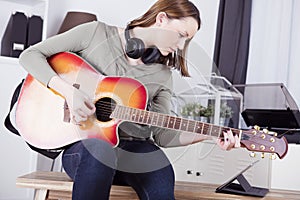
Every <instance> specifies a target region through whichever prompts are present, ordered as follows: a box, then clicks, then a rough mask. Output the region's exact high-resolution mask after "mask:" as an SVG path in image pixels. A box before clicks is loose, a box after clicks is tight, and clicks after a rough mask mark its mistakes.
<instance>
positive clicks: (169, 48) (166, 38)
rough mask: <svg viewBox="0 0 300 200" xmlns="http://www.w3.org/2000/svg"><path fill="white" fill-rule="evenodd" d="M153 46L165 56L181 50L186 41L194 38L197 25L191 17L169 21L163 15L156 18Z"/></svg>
mask: <svg viewBox="0 0 300 200" xmlns="http://www.w3.org/2000/svg"><path fill="white" fill-rule="evenodd" d="M155 28H156V31H155V36H154V37H155V40H154V42H153V43H154V45H155V46H156V47H157V48H158V49H159V50H160V52H161V53H162V55H164V56H166V55H168V54H169V53H173V52H175V51H177V50H178V49H180V50H182V49H183V48H184V44H185V42H186V40H187V39H191V38H192V37H194V35H195V34H196V32H197V31H198V23H197V21H196V20H195V19H194V18H193V17H185V18H182V19H169V18H168V17H167V16H166V15H165V14H161V16H159V15H158V16H157V22H156V25H155Z"/></svg>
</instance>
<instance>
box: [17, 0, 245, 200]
mask: <svg viewBox="0 0 300 200" xmlns="http://www.w3.org/2000/svg"><path fill="white" fill-rule="evenodd" d="M200 25H201V21H200V14H199V11H198V9H197V8H196V7H195V5H193V4H192V3H191V2H190V1H188V0H158V1H157V2H156V3H155V4H154V5H153V6H152V7H151V8H150V9H149V10H148V11H147V12H146V13H145V14H144V15H142V16H141V17H140V18H138V19H135V20H133V21H131V22H130V23H129V24H128V26H127V27H126V29H124V28H118V27H115V26H109V25H107V24H104V23H101V22H91V23H86V24H83V25H80V26H77V27H75V28H73V29H71V30H70V31H67V32H65V33H62V34H60V35H57V36H54V37H52V38H49V39H47V40H45V41H43V42H41V43H39V44H37V45H35V46H32V47H30V48H28V49H27V50H26V51H24V52H23V53H22V54H21V56H20V63H21V65H22V66H24V68H25V69H26V70H27V71H28V72H29V73H30V74H31V75H32V76H34V77H35V78H36V79H37V80H39V81H41V82H42V83H44V84H45V85H47V86H48V87H49V88H51V89H54V90H55V91H57V92H58V93H60V94H62V96H64V97H65V99H66V102H67V104H68V106H69V109H70V112H71V115H72V116H73V117H72V121H73V123H75V124H79V125H80V122H83V121H85V120H87V119H88V117H89V116H91V115H93V114H94V113H95V110H96V108H95V105H94V103H93V101H92V99H90V98H89V97H88V96H87V95H86V94H85V93H84V91H81V90H80V89H77V88H75V87H73V86H72V85H70V84H68V83H67V82H65V81H64V80H63V79H62V78H61V77H59V76H58V75H57V74H56V72H55V71H53V70H52V68H51V67H50V66H49V64H48V63H47V60H46V58H47V57H50V56H52V55H54V54H56V53H59V52H65V51H70V52H74V53H76V54H78V55H79V56H81V57H82V58H84V59H85V60H86V61H88V62H89V63H90V64H91V65H93V66H94V67H95V69H96V70H98V71H99V72H100V73H102V74H104V75H107V76H126V77H131V78H134V79H137V80H139V81H140V82H141V83H143V84H144V85H145V87H146V88H147V91H148V105H147V109H148V110H151V111H154V112H160V113H169V110H170V103H169V102H170V99H171V94H172V76H171V68H176V69H177V70H179V71H180V72H181V74H182V75H183V76H189V74H188V70H187V67H186V60H185V55H186V50H187V47H188V44H189V42H190V40H191V39H192V38H193V36H194V35H195V34H196V32H197V31H198V30H199V29H200ZM118 133H119V135H120V142H119V145H118V147H117V148H112V147H111V145H109V144H108V143H107V142H105V141H102V140H98V139H84V140H82V141H80V142H76V143H74V144H72V145H69V146H68V147H66V149H65V150H64V153H63V158H62V162H63V167H64V169H65V171H66V172H67V174H68V175H69V176H70V177H71V178H72V179H73V181H74V186H73V194H72V197H73V199H89V200H93V199H108V198H109V192H110V187H111V185H112V184H125V185H130V186H131V187H132V188H133V189H134V190H135V191H136V192H137V194H138V196H139V198H140V199H156V200H157V199H163V200H166V199H174V172H173V168H172V166H171V164H170V162H169V161H168V159H167V157H166V156H165V155H164V153H163V152H162V151H161V150H160V148H159V147H158V146H164V147H169V146H183V145H188V144H192V143H196V142H200V141H203V140H205V139H210V138H209V137H206V136H203V135H200V134H198V135H197V134H195V135H193V134H190V133H186V132H179V131H177V132H175V131H171V130H165V129H161V128H156V127H149V126H145V125H139V124H135V123H130V122H124V123H122V124H121V125H120V126H119V128H118ZM62 134H63V133H62ZM224 138H228V139H219V140H218V144H219V146H220V147H221V148H223V149H227V150H228V149H231V148H233V147H235V146H238V144H239V138H238V137H237V136H233V135H232V133H231V132H230V131H228V132H227V133H224Z"/></svg>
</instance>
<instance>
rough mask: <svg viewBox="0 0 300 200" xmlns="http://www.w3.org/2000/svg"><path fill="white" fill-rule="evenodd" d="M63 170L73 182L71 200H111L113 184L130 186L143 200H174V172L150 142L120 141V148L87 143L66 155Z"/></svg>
mask: <svg viewBox="0 0 300 200" xmlns="http://www.w3.org/2000/svg"><path fill="white" fill-rule="evenodd" d="M62 162H63V167H64V169H65V171H66V173H67V174H68V175H69V176H70V177H71V178H72V180H73V181H74V185H73V193H72V199H74V200H85V199H88V200H105V199H109V193H110V188H111V185H112V184H116V185H128V186H131V187H132V188H133V189H134V190H135V191H136V193H137V195H138V196H139V198H140V199H143V200H146V199H147V200H152V199H153V200H154V199H155V200H173V199H175V198H174V182H175V178H174V171H173V168H172V166H171V164H170V162H169V160H168V159H167V157H166V156H165V154H164V153H163V151H162V150H161V149H160V148H159V147H157V146H156V145H155V144H153V142H151V141H149V140H148V141H127V140H121V141H120V143H119V145H118V147H117V148H113V147H111V145H110V144H108V143H107V142H105V141H102V140H98V139H85V140H82V141H80V142H77V143H75V144H73V145H71V146H70V147H68V148H67V149H66V150H65V151H64V153H63V158H62Z"/></svg>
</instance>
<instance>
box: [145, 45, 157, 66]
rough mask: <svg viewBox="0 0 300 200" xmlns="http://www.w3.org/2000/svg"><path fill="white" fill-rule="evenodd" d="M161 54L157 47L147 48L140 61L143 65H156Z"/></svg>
mask: <svg viewBox="0 0 300 200" xmlns="http://www.w3.org/2000/svg"><path fill="white" fill-rule="evenodd" d="M161 56H162V55H161V53H160V51H159V50H158V48H157V47H155V46H153V47H149V48H147V49H146V50H145V52H144V53H143V55H142V57H141V60H142V61H143V63H144V64H151V63H157V62H158V61H159V59H160V58H161Z"/></svg>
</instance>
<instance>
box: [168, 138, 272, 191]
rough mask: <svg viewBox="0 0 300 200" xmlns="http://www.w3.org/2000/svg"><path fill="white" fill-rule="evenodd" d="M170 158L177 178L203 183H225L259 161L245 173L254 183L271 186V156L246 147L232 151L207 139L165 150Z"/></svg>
mask: <svg viewBox="0 0 300 200" xmlns="http://www.w3.org/2000/svg"><path fill="white" fill-rule="evenodd" d="M164 151H165V152H166V154H167V156H168V157H169V159H170V160H171V162H172V164H173V166H174V170H175V175H176V180H178V181H192V182H200V183H212V184H219V185H221V184H222V183H225V182H226V181H228V180H229V179H230V178H232V177H233V176H235V175H237V173H238V172H240V171H242V170H243V169H244V168H246V167H247V166H248V165H249V164H251V163H253V162H255V161H256V160H259V162H258V163H257V164H255V165H254V166H253V167H251V168H250V169H248V170H247V171H246V172H245V173H244V174H243V175H244V176H245V177H246V179H247V180H248V182H249V183H250V184H251V185H253V186H258V187H265V188H269V187H270V172H271V171H270V167H271V162H272V160H270V159H269V158H267V156H266V158H264V159H262V158H260V155H259V153H258V154H257V156H256V157H254V158H252V157H250V156H249V152H248V151H247V150H245V149H243V148H240V149H234V150H231V151H223V150H221V149H220V148H219V147H218V146H217V145H216V144H215V143H214V142H212V141H205V142H202V143H198V144H194V145H191V146H186V147H179V148H177V147H176V148H166V149H164Z"/></svg>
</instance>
